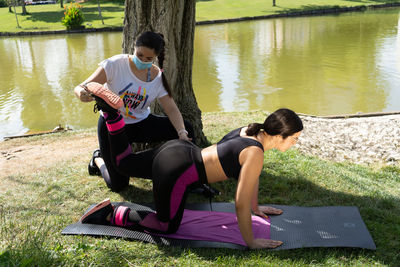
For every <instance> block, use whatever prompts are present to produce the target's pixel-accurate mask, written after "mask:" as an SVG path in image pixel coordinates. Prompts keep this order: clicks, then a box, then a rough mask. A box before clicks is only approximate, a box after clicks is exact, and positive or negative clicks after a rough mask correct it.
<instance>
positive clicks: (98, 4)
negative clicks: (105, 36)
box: [97, 0, 104, 25]
mask: <svg viewBox="0 0 400 267" xmlns="http://www.w3.org/2000/svg"><path fill="white" fill-rule="evenodd" d="M97 9H98V11H99V16H100V18H101V23H102V24H103V25H104V20H103V16H102V15H101V7H100V0H97Z"/></svg>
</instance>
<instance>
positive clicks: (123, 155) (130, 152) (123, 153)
mask: <svg viewBox="0 0 400 267" xmlns="http://www.w3.org/2000/svg"><path fill="white" fill-rule="evenodd" d="M130 154H132V148H131V145H128V147H127V148H126V149H125V151H124V152H122V153H121V154H119V155H118V156H117V158H116V161H117V166H119V163H120V162H121V160H123V159H124V158H126V157H127V156H129V155H130Z"/></svg>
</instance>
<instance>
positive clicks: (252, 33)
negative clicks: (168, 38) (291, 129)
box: [194, 9, 400, 115]
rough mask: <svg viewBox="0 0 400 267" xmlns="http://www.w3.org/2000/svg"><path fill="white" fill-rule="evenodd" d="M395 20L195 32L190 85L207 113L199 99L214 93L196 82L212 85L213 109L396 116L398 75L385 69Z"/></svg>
mask: <svg viewBox="0 0 400 267" xmlns="http://www.w3.org/2000/svg"><path fill="white" fill-rule="evenodd" d="M398 17H399V15H398V9H397V10H394V11H393V10H391V12H389V11H386V13H385V12H381V11H380V12H375V13H373V14H367V13H357V14H342V15H337V16H324V17H312V18H303V17H302V18H285V19H275V20H266V21H255V22H241V23H232V24H224V25H212V26H203V27H198V28H197V29H196V43H195V53H196V54H197V55H199V56H195V65H194V84H195V85H196V88H195V90H196V94H197V96H198V97H199V98H200V101H199V103H200V108H201V109H202V110H207V107H209V105H208V103H207V102H204V101H201V97H202V95H209V96H212V97H215V96H214V95H215V93H214V94H212V93H211V92H215V90H218V88H213V87H212V86H210V85H208V86H202V83H203V84H204V83H205V82H207V83H208V84H211V83H212V82H213V81H216V82H218V83H219V84H220V86H219V88H220V89H219V90H220V92H219V93H217V95H218V96H217V97H218V100H217V103H218V104H217V105H215V104H211V105H210V106H212V107H218V110H225V111H231V110H249V109H267V110H273V109H275V108H278V107H281V106H286V107H291V108H293V109H295V110H297V111H299V112H303V113H310V114H317V115H326V114H338V113H352V112H359V111H361V112H373V111H386V110H400V108H399V107H400V106H399V104H398V103H397V104H396V103H395V98H392V95H393V94H394V93H395V92H397V88H396V86H395V84H396V83H398V82H399V77H398V76H399V70H398V68H397V67H395V66H393V65H392V64H389V62H386V61H387V60H391V61H396V62H397V60H398V59H399V57H398V55H397V54H396V52H394V51H397V49H394V44H395V42H393V41H394V39H395V38H396V35H397V32H396V33H395V32H393V31H392V30H393V26H394V25H396V26H397V24H398ZM200 55H202V56H200ZM204 55H208V58H204ZM207 71H208V73H205V72H207ZM199 88H202V89H201V90H199ZM208 88H210V89H208ZM211 89H212V90H211ZM200 91H201V95H199V94H198V93H197V92H200ZM207 100H209V99H207ZM213 101H215V99H213Z"/></svg>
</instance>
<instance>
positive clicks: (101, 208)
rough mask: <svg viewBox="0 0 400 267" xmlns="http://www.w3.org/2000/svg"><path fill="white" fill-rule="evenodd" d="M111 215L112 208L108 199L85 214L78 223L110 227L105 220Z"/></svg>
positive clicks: (108, 222)
mask: <svg viewBox="0 0 400 267" xmlns="http://www.w3.org/2000/svg"><path fill="white" fill-rule="evenodd" d="M113 213H114V208H113V206H112V205H111V202H110V199H109V198H107V199H105V200H103V201H102V202H100V203H99V204H97V205H96V206H94V207H93V208H91V209H90V210H89V211H88V212H86V213H85V214H84V215H83V216H82V218H81V219H80V221H81V222H82V223H91V224H102V225H110V221H109V220H107V218H108V217H109V215H112V214H113Z"/></svg>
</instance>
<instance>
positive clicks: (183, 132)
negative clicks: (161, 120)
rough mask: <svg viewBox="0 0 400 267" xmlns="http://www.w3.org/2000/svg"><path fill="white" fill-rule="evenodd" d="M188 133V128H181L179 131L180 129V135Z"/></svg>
mask: <svg viewBox="0 0 400 267" xmlns="http://www.w3.org/2000/svg"><path fill="white" fill-rule="evenodd" d="M183 134H184V135H186V136H187V135H188V134H189V133H188V131H186V129H180V130H179V131H178V136H181V135H183Z"/></svg>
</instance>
